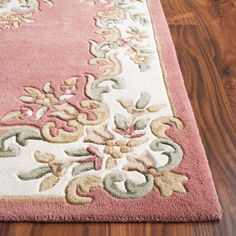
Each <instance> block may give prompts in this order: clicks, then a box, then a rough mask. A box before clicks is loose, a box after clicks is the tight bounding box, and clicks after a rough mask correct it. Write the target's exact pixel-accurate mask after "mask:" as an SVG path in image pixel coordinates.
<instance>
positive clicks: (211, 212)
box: [0, 0, 221, 222]
mask: <svg viewBox="0 0 236 236" xmlns="http://www.w3.org/2000/svg"><path fill="white" fill-rule="evenodd" d="M0 42H1V43H0V65H1V70H0V81H1V87H0V94H1V98H0V119H1V120H0V123H1V125H0V135H1V136H0V167H1V168H0V180H1V181H0V220H2V221H49V222H52V221H54V222H62V221H72V222H76V221H82V222H102V221H106V222H189V221H195V222H198V221H213V220H219V219H220V218H221V208H220V205H219V202H218V198H217V195H216V191H215V188H214V184H213V181H212V176H211V172H210V169H209V166H208V162H207V158H206V156H205V152H204V149H203V145H202V143H201V140H200V136H199V132H198V129H197V126H196V122H195V119H194V116H193V112H192V108H191V105H190V102H189V99H188V97H187V93H186V90H185V87H184V83H183V79H182V75H181V72H180V69H179V65H178V62H177V58H176V54H175V50H174V46H173V43H172V40H171V36H170V33H169V30H168V25H167V23H166V20H165V17H164V14H163V10H162V7H161V4H160V1H159V0H70V1H67V0H60V1H59V0H28V1H26V0H0Z"/></svg>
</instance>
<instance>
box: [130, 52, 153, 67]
mask: <svg viewBox="0 0 236 236" xmlns="http://www.w3.org/2000/svg"><path fill="white" fill-rule="evenodd" d="M131 59H132V60H133V62H134V63H135V64H138V65H143V64H144V65H148V64H150V63H151V55H149V54H147V53H140V52H138V53H136V54H135V55H134V56H133V57H132V58H131Z"/></svg>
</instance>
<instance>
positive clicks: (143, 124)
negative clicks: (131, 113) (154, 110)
mask: <svg viewBox="0 0 236 236" xmlns="http://www.w3.org/2000/svg"><path fill="white" fill-rule="evenodd" d="M148 121H149V119H148V118H146V119H140V120H137V121H136V122H135V123H134V129H135V130H142V129H145V128H146V127H147V124H148Z"/></svg>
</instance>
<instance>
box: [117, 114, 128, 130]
mask: <svg viewBox="0 0 236 236" xmlns="http://www.w3.org/2000/svg"><path fill="white" fill-rule="evenodd" d="M115 125H116V128H117V129H122V130H124V131H126V130H127V129H128V123H127V120H126V118H125V117H124V116H123V115H121V114H116V115H115Z"/></svg>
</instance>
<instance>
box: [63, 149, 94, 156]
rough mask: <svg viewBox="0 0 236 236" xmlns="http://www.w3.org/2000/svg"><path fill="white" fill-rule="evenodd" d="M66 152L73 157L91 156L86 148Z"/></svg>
mask: <svg viewBox="0 0 236 236" xmlns="http://www.w3.org/2000/svg"><path fill="white" fill-rule="evenodd" d="M65 153H66V154H67V155H68V156H71V157H83V156H89V155H90V153H89V152H88V151H86V149H85V148H78V149H71V150H65Z"/></svg>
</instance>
